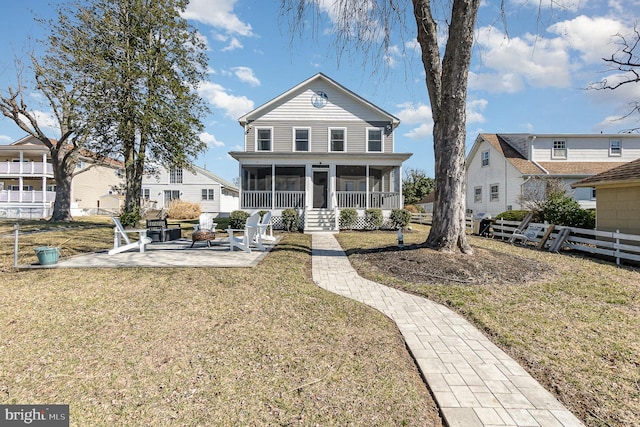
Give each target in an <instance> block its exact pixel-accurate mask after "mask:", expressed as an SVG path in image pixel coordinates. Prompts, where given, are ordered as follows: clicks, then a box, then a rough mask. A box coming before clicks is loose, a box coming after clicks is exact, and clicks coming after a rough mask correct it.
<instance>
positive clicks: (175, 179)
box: [169, 168, 182, 184]
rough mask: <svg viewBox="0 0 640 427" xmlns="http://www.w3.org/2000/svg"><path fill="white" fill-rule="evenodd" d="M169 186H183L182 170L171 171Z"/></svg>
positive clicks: (173, 169)
mask: <svg viewBox="0 0 640 427" xmlns="http://www.w3.org/2000/svg"><path fill="white" fill-rule="evenodd" d="M169 184H182V168H171V170H170V171H169Z"/></svg>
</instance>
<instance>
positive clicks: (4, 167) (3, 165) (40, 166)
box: [0, 161, 53, 176]
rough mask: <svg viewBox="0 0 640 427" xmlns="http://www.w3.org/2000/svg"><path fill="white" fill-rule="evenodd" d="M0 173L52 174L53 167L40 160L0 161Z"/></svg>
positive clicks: (15, 174) (16, 174)
mask: <svg viewBox="0 0 640 427" xmlns="http://www.w3.org/2000/svg"><path fill="white" fill-rule="evenodd" d="M0 175H12V176H53V167H52V166H51V165H50V164H49V163H42V162H10V161H7V162H0Z"/></svg>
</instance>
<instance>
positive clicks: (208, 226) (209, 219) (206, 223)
mask: <svg viewBox="0 0 640 427" xmlns="http://www.w3.org/2000/svg"><path fill="white" fill-rule="evenodd" d="M217 225H218V223H216V222H213V215H211V214H210V213H206V212H205V213H202V214H200V218H199V224H195V225H194V226H193V231H198V230H211V231H213V230H215V228H216V226H217Z"/></svg>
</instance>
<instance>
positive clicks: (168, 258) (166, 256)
mask: <svg viewBox="0 0 640 427" xmlns="http://www.w3.org/2000/svg"><path fill="white" fill-rule="evenodd" d="M277 242H278V241H276V242H267V243H264V246H265V247H266V249H267V250H266V251H264V252H260V251H254V250H252V251H251V253H247V252H243V251H238V250H235V251H233V252H231V251H229V244H228V242H226V238H218V239H216V240H213V241H212V242H211V247H207V244H206V243H205V242H198V243H196V244H195V245H194V246H193V248H191V247H190V246H191V240H190V239H185V238H182V239H178V240H172V241H169V242H163V243H159V242H158V243H151V244H148V245H147V246H146V251H145V252H143V253H140V252H139V251H137V250H132V251H128V252H122V253H119V254H115V255H109V254H108V253H107V251H106V250H105V251H102V252H96V253H90V254H86V255H77V256H73V257H69V258H61V259H60V260H59V261H58V263H57V264H54V265H47V266H43V265H39V264H31V265H20V266H19V267H18V268H19V269H31V268H122V267H162V268H165V267H245V268H246V267H255V266H256V265H258V263H260V261H261V260H262V259H263V258H264V257H265V256H266V255H267V253H269V251H271V249H272V248H273V247H274V246H275V245H276V244H277Z"/></svg>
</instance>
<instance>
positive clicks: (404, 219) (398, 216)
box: [389, 209, 411, 229]
mask: <svg viewBox="0 0 640 427" xmlns="http://www.w3.org/2000/svg"><path fill="white" fill-rule="evenodd" d="M389 220H391V226H392V227H393V228H394V229H397V228H403V227H406V226H407V224H409V222H410V221H411V212H409V211H408V210H407V209H393V210H392V211H391V215H389Z"/></svg>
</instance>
